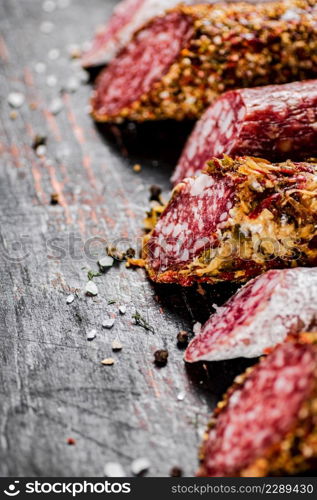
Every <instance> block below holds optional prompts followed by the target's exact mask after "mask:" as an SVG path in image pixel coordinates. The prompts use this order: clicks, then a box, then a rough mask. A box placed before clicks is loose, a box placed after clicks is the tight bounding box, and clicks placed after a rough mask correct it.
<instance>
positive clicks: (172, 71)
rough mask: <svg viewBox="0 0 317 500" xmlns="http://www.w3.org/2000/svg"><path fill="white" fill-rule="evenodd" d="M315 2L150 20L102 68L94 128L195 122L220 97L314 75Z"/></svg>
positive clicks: (293, 0)
mask: <svg viewBox="0 0 317 500" xmlns="http://www.w3.org/2000/svg"><path fill="white" fill-rule="evenodd" d="M316 20H317V8H316V2H315V0H284V1H282V2H280V1H276V2H270V3H261V4H250V3H233V4H219V5H205V4H201V5H194V6H185V5H180V6H177V7H175V8H174V9H173V10H171V11H168V12H167V13H165V14H164V15H162V16H159V17H155V18H154V19H152V20H151V21H150V22H149V23H148V24H146V25H145V26H144V27H143V28H142V29H141V30H139V31H137V32H136V33H135V34H134V36H133V38H132V40H131V42H129V43H128V44H127V45H126V47H125V48H124V49H123V50H122V51H121V52H120V54H119V55H118V56H117V57H116V58H115V59H114V60H113V61H112V62H111V64H110V65H109V66H108V67H107V68H105V69H104V70H103V71H102V72H101V74H100V76H99V78H98V79H97V84H96V87H95V90H94V93H93V97H92V115H93V117H94V118H95V119H96V120H97V121H105V122H120V121H122V120H124V119H129V120H136V121H145V120H159V119H167V118H172V119H177V120H182V119H185V118H198V117H200V116H201V115H202V113H203V111H204V110H205V109H206V108H207V107H208V105H209V104H210V103H212V102H213V101H214V100H215V98H216V97H217V96H218V95H219V94H221V93H223V92H224V91H226V90H229V89H234V88H241V87H254V86H258V85H266V84H270V83H286V82H290V81H294V80H303V79H307V78H313V77H314V76H316V75H317V23H316Z"/></svg>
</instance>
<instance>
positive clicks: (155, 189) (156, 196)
mask: <svg viewBox="0 0 317 500" xmlns="http://www.w3.org/2000/svg"><path fill="white" fill-rule="evenodd" d="M161 194H162V188H161V187H160V186H157V185H156V184H153V185H152V186H150V198H149V201H158V202H159V203H162V199H161Z"/></svg>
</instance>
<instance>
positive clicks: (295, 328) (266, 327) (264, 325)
mask: <svg viewBox="0 0 317 500" xmlns="http://www.w3.org/2000/svg"><path fill="white" fill-rule="evenodd" d="M316 296H317V269H316V268H313V269H309V268H302V267H297V268H295V269H279V270H276V269H274V270H271V271H268V272H267V273H265V274H262V275H261V276H258V277H257V278H255V279H254V280H251V281H249V283H247V284H246V285H245V286H244V287H242V288H241V289H240V290H239V291H238V292H237V293H236V294H235V295H234V296H233V297H232V298H231V299H230V300H229V301H228V302H227V303H226V304H225V305H224V306H223V307H219V308H217V311H216V312H215V314H213V315H212V316H211V317H210V319H209V320H208V321H207V322H206V323H205V325H204V326H203V327H202V330H201V332H200V333H199V334H198V335H196V336H195V337H194V338H193V339H192V341H191V342H190V344H189V346H188V348H187V350H186V352H185V361H187V362H188V363H193V362H196V361H202V360H204V361H219V360H224V359H233V358H239V357H245V358H255V357H258V356H261V355H262V354H264V353H265V352H266V351H267V350H268V349H270V348H272V347H274V346H275V345H277V344H279V343H281V342H283V341H284V340H285V339H286V337H287V336H288V335H289V334H290V333H292V335H293V336H294V337H295V335H296V334H300V332H302V331H303V329H304V330H308V329H309V328H310V327H311V324H312V323H313V322H314V321H315V322H316V323H317V303H316V299H315V298H316Z"/></svg>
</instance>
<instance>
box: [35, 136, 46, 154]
mask: <svg viewBox="0 0 317 500" xmlns="http://www.w3.org/2000/svg"><path fill="white" fill-rule="evenodd" d="M46 141H47V137H46V136H45V135H41V134H36V135H35V137H34V139H33V142H32V148H33V149H34V150H36V149H37V148H38V147H39V146H45V145H46Z"/></svg>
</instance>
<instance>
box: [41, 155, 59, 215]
mask: <svg viewBox="0 0 317 500" xmlns="http://www.w3.org/2000/svg"><path fill="white" fill-rule="evenodd" d="M39 147H42V146H39ZM58 203H59V195H58V193H52V194H51V205H58Z"/></svg>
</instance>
